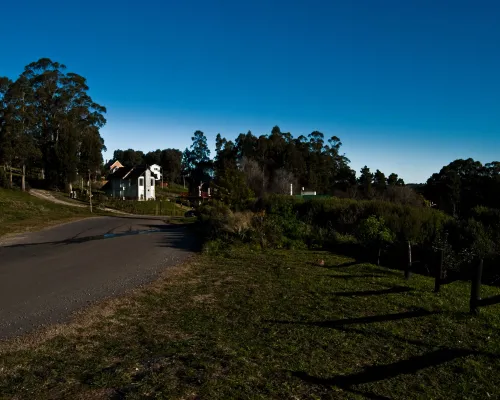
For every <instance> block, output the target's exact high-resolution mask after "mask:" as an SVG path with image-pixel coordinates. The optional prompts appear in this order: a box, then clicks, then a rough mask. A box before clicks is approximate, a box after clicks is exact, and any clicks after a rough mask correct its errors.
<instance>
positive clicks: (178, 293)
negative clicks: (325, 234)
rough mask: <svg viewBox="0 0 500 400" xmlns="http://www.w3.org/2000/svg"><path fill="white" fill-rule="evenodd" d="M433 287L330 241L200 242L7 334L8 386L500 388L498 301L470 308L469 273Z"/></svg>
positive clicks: (150, 393)
mask: <svg viewBox="0 0 500 400" xmlns="http://www.w3.org/2000/svg"><path fill="white" fill-rule="evenodd" d="M155 237H156V236H151V240H153V241H154V238H155ZM102 242H103V243H105V242H106V241H102ZM122 251H128V249H126V248H125V247H124V248H123V249H122ZM110 257H111V256H110ZM321 259H323V260H324V265H323V266H320V265H318V264H319V263H318V260H321ZM433 289H434V282H433V280H432V279H430V278H426V277H422V276H418V275H414V276H413V277H412V279H411V280H410V281H408V282H407V281H405V280H404V279H403V277H402V273H401V272H399V271H391V270H388V269H385V268H379V267H375V266H373V265H369V264H359V263H356V262H354V261H353V260H352V259H348V258H345V257H341V256H336V255H333V254H328V253H322V252H311V251H265V252H261V251H260V250H258V249H256V250H253V251H252V250H250V249H249V248H231V247H228V248H226V249H224V250H223V254H219V255H208V254H202V255H196V256H195V257H193V258H192V259H191V260H190V261H188V262H187V263H184V264H181V265H178V266H175V267H172V268H167V269H166V270H165V271H164V273H163V274H162V277H161V278H160V279H159V280H157V281H156V282H155V283H153V284H152V285H150V286H148V287H146V288H144V289H142V290H139V291H136V292H134V293H133V294H131V295H127V296H124V297H122V298H121V299H115V300H107V301H105V302H102V303H100V304H99V305H96V306H94V307H91V308H90V309H89V310H88V311H87V312H86V313H84V314H82V315H80V316H79V318H77V320H75V321H74V322H72V323H71V324H68V325H65V326H61V327H59V328H58V329H57V330H55V329H54V330H52V331H48V332H45V333H44V332H42V333H40V334H38V335H37V336H36V337H33V336H32V337H28V338H25V339H23V340H21V339H19V340H18V341H15V342H5V343H0V398H2V396H4V397H5V398H9V399H10V398H18V399H24V398H26V399H32V398H36V399H67V398H71V399H145V398H158V399H364V398H368V399H398V400H399V399H498V398H500V338H499V330H500V304H496V305H492V306H489V307H483V308H482V309H481V314H480V315H479V316H471V315H469V314H468V294H469V290H470V285H468V284H466V283H464V282H453V283H451V284H449V285H445V286H443V287H442V288H441V293H439V294H435V293H433ZM498 294H499V289H498V288H492V287H484V288H483V297H490V296H496V295H498Z"/></svg>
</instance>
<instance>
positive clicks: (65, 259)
mask: <svg viewBox="0 0 500 400" xmlns="http://www.w3.org/2000/svg"><path fill="white" fill-rule="evenodd" d="M194 248H195V240H194V239H193V238H192V237H191V236H188V235H186V234H185V229H184V228H182V227H175V226H172V225H170V226H169V225H167V224H166V223H165V222H164V221H163V220H162V219H161V218H155V217H151V218H146V217H133V216H131V217H118V216H117V217H99V218H90V219H85V220H81V221H77V222H73V223H70V224H64V225H59V226H56V227H54V228H50V229H47V230H44V231H41V232H36V233H30V234H26V235H24V236H18V237H14V238H11V239H7V240H4V241H3V242H0V339H1V338H6V337H11V336H14V335H18V334H22V333H25V332H28V331H30V330H32V329H34V328H35V327H38V326H40V325H45V324H50V323H54V322H61V321H64V320H66V319H68V317H69V316H70V315H71V314H72V313H73V312H74V311H76V310H78V309H81V308H83V307H84V306H86V305H88V304H89V303H90V302H93V301H96V300H100V299H103V298H106V297H109V296H113V295H117V294H120V293H123V292H125V291H126V290H128V289H130V288H133V287H135V286H137V285H139V284H142V283H146V282H149V281H151V280H153V279H154V278H155V277H156V276H157V275H158V273H160V272H161V271H162V270H163V269H165V268H166V267H168V266H172V265H174V264H176V263H178V262H179V261H182V260H183V259H185V258H187V257H188V256H189V255H191V254H192V252H193V250H194Z"/></svg>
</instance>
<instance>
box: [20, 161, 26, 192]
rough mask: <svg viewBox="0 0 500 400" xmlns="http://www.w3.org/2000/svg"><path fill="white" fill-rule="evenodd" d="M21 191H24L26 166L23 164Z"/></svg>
mask: <svg viewBox="0 0 500 400" xmlns="http://www.w3.org/2000/svg"><path fill="white" fill-rule="evenodd" d="M21 190H22V191H23V192H25V191H26V165H24V164H23V176H22V178H21Z"/></svg>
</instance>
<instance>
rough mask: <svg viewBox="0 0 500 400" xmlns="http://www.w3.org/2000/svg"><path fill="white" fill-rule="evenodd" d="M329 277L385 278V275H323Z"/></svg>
mask: <svg viewBox="0 0 500 400" xmlns="http://www.w3.org/2000/svg"><path fill="white" fill-rule="evenodd" d="M323 276H324V277H326V278H331V279H355V278H386V277H387V275H376V274H358V275H323Z"/></svg>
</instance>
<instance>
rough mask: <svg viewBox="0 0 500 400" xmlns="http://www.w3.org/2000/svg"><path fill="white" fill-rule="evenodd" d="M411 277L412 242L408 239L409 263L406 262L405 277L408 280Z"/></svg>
mask: <svg viewBox="0 0 500 400" xmlns="http://www.w3.org/2000/svg"><path fill="white" fill-rule="evenodd" d="M410 277H411V242H410V241H408V264H406V269H405V279H406V280H408V279H410Z"/></svg>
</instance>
